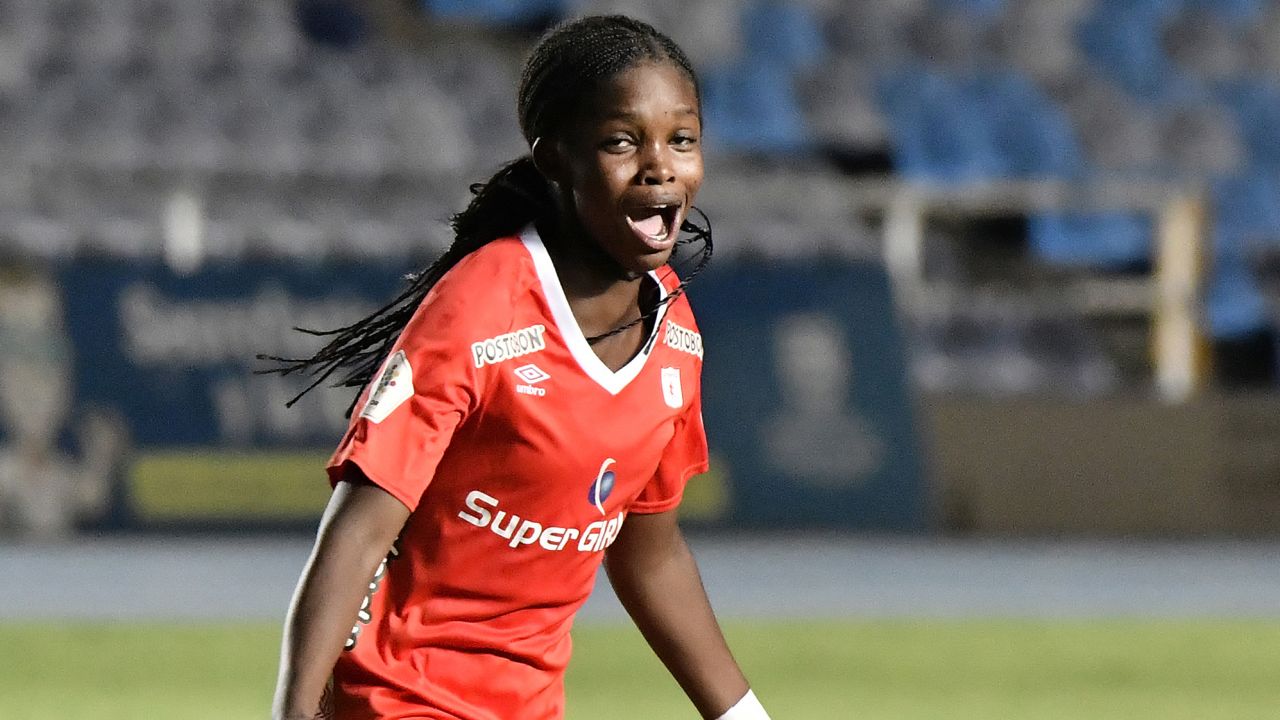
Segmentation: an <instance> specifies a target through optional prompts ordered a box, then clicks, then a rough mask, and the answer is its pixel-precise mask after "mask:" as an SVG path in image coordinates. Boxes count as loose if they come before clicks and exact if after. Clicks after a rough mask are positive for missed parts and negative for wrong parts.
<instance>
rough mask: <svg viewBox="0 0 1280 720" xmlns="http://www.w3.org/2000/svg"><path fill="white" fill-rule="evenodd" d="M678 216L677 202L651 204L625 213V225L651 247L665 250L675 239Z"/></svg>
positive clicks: (678, 207)
mask: <svg viewBox="0 0 1280 720" xmlns="http://www.w3.org/2000/svg"><path fill="white" fill-rule="evenodd" d="M679 217H680V205H679V204H677V203H669V204H665V205H653V206H650V207H643V208H638V209H636V210H633V211H631V212H629V213H627V225H629V226H631V230H632V231H633V232H635V233H636V235H638V236H639V237H640V239H641V240H643V241H644V242H645V243H646V244H648V245H649V246H650V247H652V248H653V249H655V250H665V249H666V248H668V247H670V246H671V245H672V244H673V242H674V240H675V237H676V223H677V222H678V221H679Z"/></svg>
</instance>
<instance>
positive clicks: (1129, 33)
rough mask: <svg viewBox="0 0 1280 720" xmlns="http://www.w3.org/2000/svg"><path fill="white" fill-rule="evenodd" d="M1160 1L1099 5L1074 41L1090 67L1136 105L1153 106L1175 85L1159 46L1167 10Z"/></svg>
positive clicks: (1168, 4) (1167, 5)
mask: <svg viewBox="0 0 1280 720" xmlns="http://www.w3.org/2000/svg"><path fill="white" fill-rule="evenodd" d="M1173 9H1174V8H1173V5H1172V3H1171V2H1166V1H1163V0H1130V1H1129V2H1103V3H1099V4H1098V7H1097V9H1096V10H1095V11H1094V13H1093V14H1092V15H1090V16H1089V17H1088V18H1086V19H1085V21H1084V22H1083V23H1081V24H1080V26H1079V27H1078V36H1077V37H1078V40H1079V43H1080V47H1081V49H1082V50H1084V52H1085V55H1086V56H1087V57H1089V58H1090V59H1091V60H1092V61H1093V64H1094V66H1095V67H1097V68H1098V69H1099V70H1101V71H1102V72H1103V73H1104V74H1105V75H1107V76H1108V77H1111V78H1113V79H1114V80H1115V81H1116V82H1118V83H1120V85H1121V86H1122V87H1124V88H1125V90H1127V91H1128V92H1129V93H1130V94H1132V95H1133V96H1134V97H1136V98H1138V99H1140V100H1146V101H1159V100H1160V99H1161V98H1162V97H1163V95H1164V94H1165V93H1167V92H1169V91H1170V89H1171V88H1172V87H1174V86H1175V85H1177V78H1176V73H1175V72H1174V69H1173V64H1172V62H1171V61H1170V60H1169V57H1168V56H1167V55H1166V54H1165V52H1164V49H1163V48H1162V47H1161V44H1160V27H1161V24H1162V22H1163V21H1164V19H1165V18H1167V17H1168V16H1169V15H1170V14H1171V12H1172V10H1173Z"/></svg>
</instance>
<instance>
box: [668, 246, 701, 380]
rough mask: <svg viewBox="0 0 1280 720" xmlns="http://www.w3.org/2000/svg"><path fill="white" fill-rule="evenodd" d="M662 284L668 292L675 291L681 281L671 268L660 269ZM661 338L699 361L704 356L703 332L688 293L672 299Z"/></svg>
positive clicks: (671, 346)
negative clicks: (695, 316)
mask: <svg viewBox="0 0 1280 720" xmlns="http://www.w3.org/2000/svg"><path fill="white" fill-rule="evenodd" d="M658 277H659V279H660V280H661V282H662V286H663V288H664V289H666V291H667V292H668V293H671V292H674V291H675V289H676V287H677V286H678V285H679V284H680V281H679V279H678V278H676V276H675V272H673V271H671V270H670V269H669V268H663V269H662V270H659V271H658ZM661 332H662V335H661V337H660V340H661V342H662V344H664V345H666V346H667V347H669V348H671V349H673V350H676V351H679V352H681V353H684V354H686V355H691V356H693V357H695V358H697V359H698V360H699V361H700V360H702V357H703V348H702V332H701V331H700V330H699V329H698V321H697V320H696V319H695V318H694V315H693V306H692V305H690V303H689V296H688V294H686V293H680V295H679V296H678V297H677V298H676V299H674V300H672V301H671V304H670V305H669V306H668V307H667V309H666V312H665V313H664V314H663V319H662V329H661Z"/></svg>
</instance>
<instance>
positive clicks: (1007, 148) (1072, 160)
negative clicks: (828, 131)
mask: <svg viewBox="0 0 1280 720" xmlns="http://www.w3.org/2000/svg"><path fill="white" fill-rule="evenodd" d="M880 90H881V98H882V102H883V104H884V106H885V108H886V111H887V113H888V115H889V116H890V118H891V120H892V122H891V126H892V131H891V132H892V135H893V151H894V158H895V161H896V162H897V167H898V169H899V170H900V171H901V172H903V173H904V174H906V175H907V176H909V177H916V178H922V179H929V180H938V181H943V182H961V181H972V180H984V179H996V178H1054V177H1072V176H1075V175H1077V174H1078V173H1079V172H1080V170H1081V167H1082V164H1083V161H1082V154H1081V151H1080V147H1079V143H1078V142H1077V141H1076V138H1075V136H1074V133H1073V131H1072V128H1071V125H1070V123H1069V122H1068V120H1067V117H1066V115H1065V114H1064V113H1063V112H1062V111H1061V110H1060V109H1059V108H1057V107H1056V106H1054V104H1053V103H1052V102H1051V101H1050V100H1049V99H1048V98H1047V97H1046V96H1045V95H1044V94H1043V93H1041V92H1040V91H1039V90H1038V89H1037V88H1036V87H1035V86H1034V85H1033V84H1032V83H1031V82H1029V81H1028V80H1027V79H1026V78H1025V77H1023V76H1022V75H1019V74H1017V73H1013V72H986V73H979V74H977V75H972V76H952V75H947V74H943V73H937V72H931V71H927V70H924V71H922V70H907V71H903V72H901V73H899V74H898V75H895V76H893V77H890V78H887V79H886V80H885V81H884V82H882V83H881V86H880Z"/></svg>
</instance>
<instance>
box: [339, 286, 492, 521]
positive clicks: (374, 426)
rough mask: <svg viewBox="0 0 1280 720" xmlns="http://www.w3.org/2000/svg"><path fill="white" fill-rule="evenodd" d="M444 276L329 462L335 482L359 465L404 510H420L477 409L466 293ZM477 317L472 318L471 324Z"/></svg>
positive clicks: (385, 364) (362, 402)
mask: <svg viewBox="0 0 1280 720" xmlns="http://www.w3.org/2000/svg"><path fill="white" fill-rule="evenodd" d="M450 280H451V278H450V277H449V275H446V276H445V277H444V278H442V279H441V280H440V282H439V283H437V285H436V286H435V287H434V288H433V289H432V290H431V292H430V293H429V294H428V295H427V297H426V299H425V300H424V301H423V302H422V304H421V305H420V306H419V307H418V309H417V311H416V312H415V313H414V315H413V318H412V319H411V320H410V321H409V324H408V325H407V326H406V327H405V329H404V332H402V333H401V335H400V338H399V340H397V341H396V344H395V346H394V347H393V348H392V349H391V353H390V354H389V355H388V357H387V359H386V360H384V361H383V364H382V367H381V368H380V369H379V371H378V374H377V375H375V376H374V378H373V380H372V381H371V382H370V383H369V386H368V387H366V388H365V390H364V392H363V393H362V395H361V397H360V401H359V403H358V405H357V407H358V412H356V413H354V414H353V415H352V418H351V424H350V425H349V426H348V428H347V432H346V434H345V435H343V437H342V442H341V443H339V445H338V449H337V450H336V451H334V453H333V456H332V457H331V458H330V459H329V463H328V466H327V470H328V472H329V482H330V483H331V484H336V483H337V482H338V480H339V479H340V478H341V477H342V474H343V472H342V471H343V468H344V466H345V465H346V464H347V463H353V464H355V465H356V466H358V467H359V468H360V470H361V471H363V473H364V474H365V476H367V477H368V478H369V480H370V481H372V482H373V483H374V484H376V485H378V486H379V487H381V488H382V489H383V490H386V491H387V492H389V493H391V495H393V496H395V497H396V498H397V499H398V500H400V502H402V503H404V504H405V506H406V507H408V508H409V509H410V510H413V509H415V508H416V507H417V505H418V501H419V499H420V498H421V497H422V493H423V492H424V491H425V490H426V489H427V485H428V484H429V483H430V482H431V478H432V476H434V475H435V470H436V466H437V465H438V464H439V462H440V458H441V457H443V455H444V452H445V449H446V448H447V447H448V446H449V441H450V439H451V438H452V437H453V431H454V429H455V428H457V427H458V425H459V424H461V423H462V421H463V420H464V419H466V417H467V415H468V414H469V413H470V412H471V410H472V409H473V408H474V407H475V405H476V402H477V398H478V397H479V394H480V393H479V391H478V389H477V383H478V374H477V373H478V371H477V370H476V369H475V367H474V365H473V364H472V363H471V362H470V361H471V357H470V353H469V352H468V349H467V348H468V344H467V337H466V328H468V327H470V326H471V325H472V324H473V323H472V322H468V320H469V318H468V317H467V315H466V313H465V311H464V307H463V306H464V302H465V293H464V292H460V290H461V289H462V288H458V287H453V286H454V285H455V284H456V283H452V282H450ZM472 320H473V319H472Z"/></svg>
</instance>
